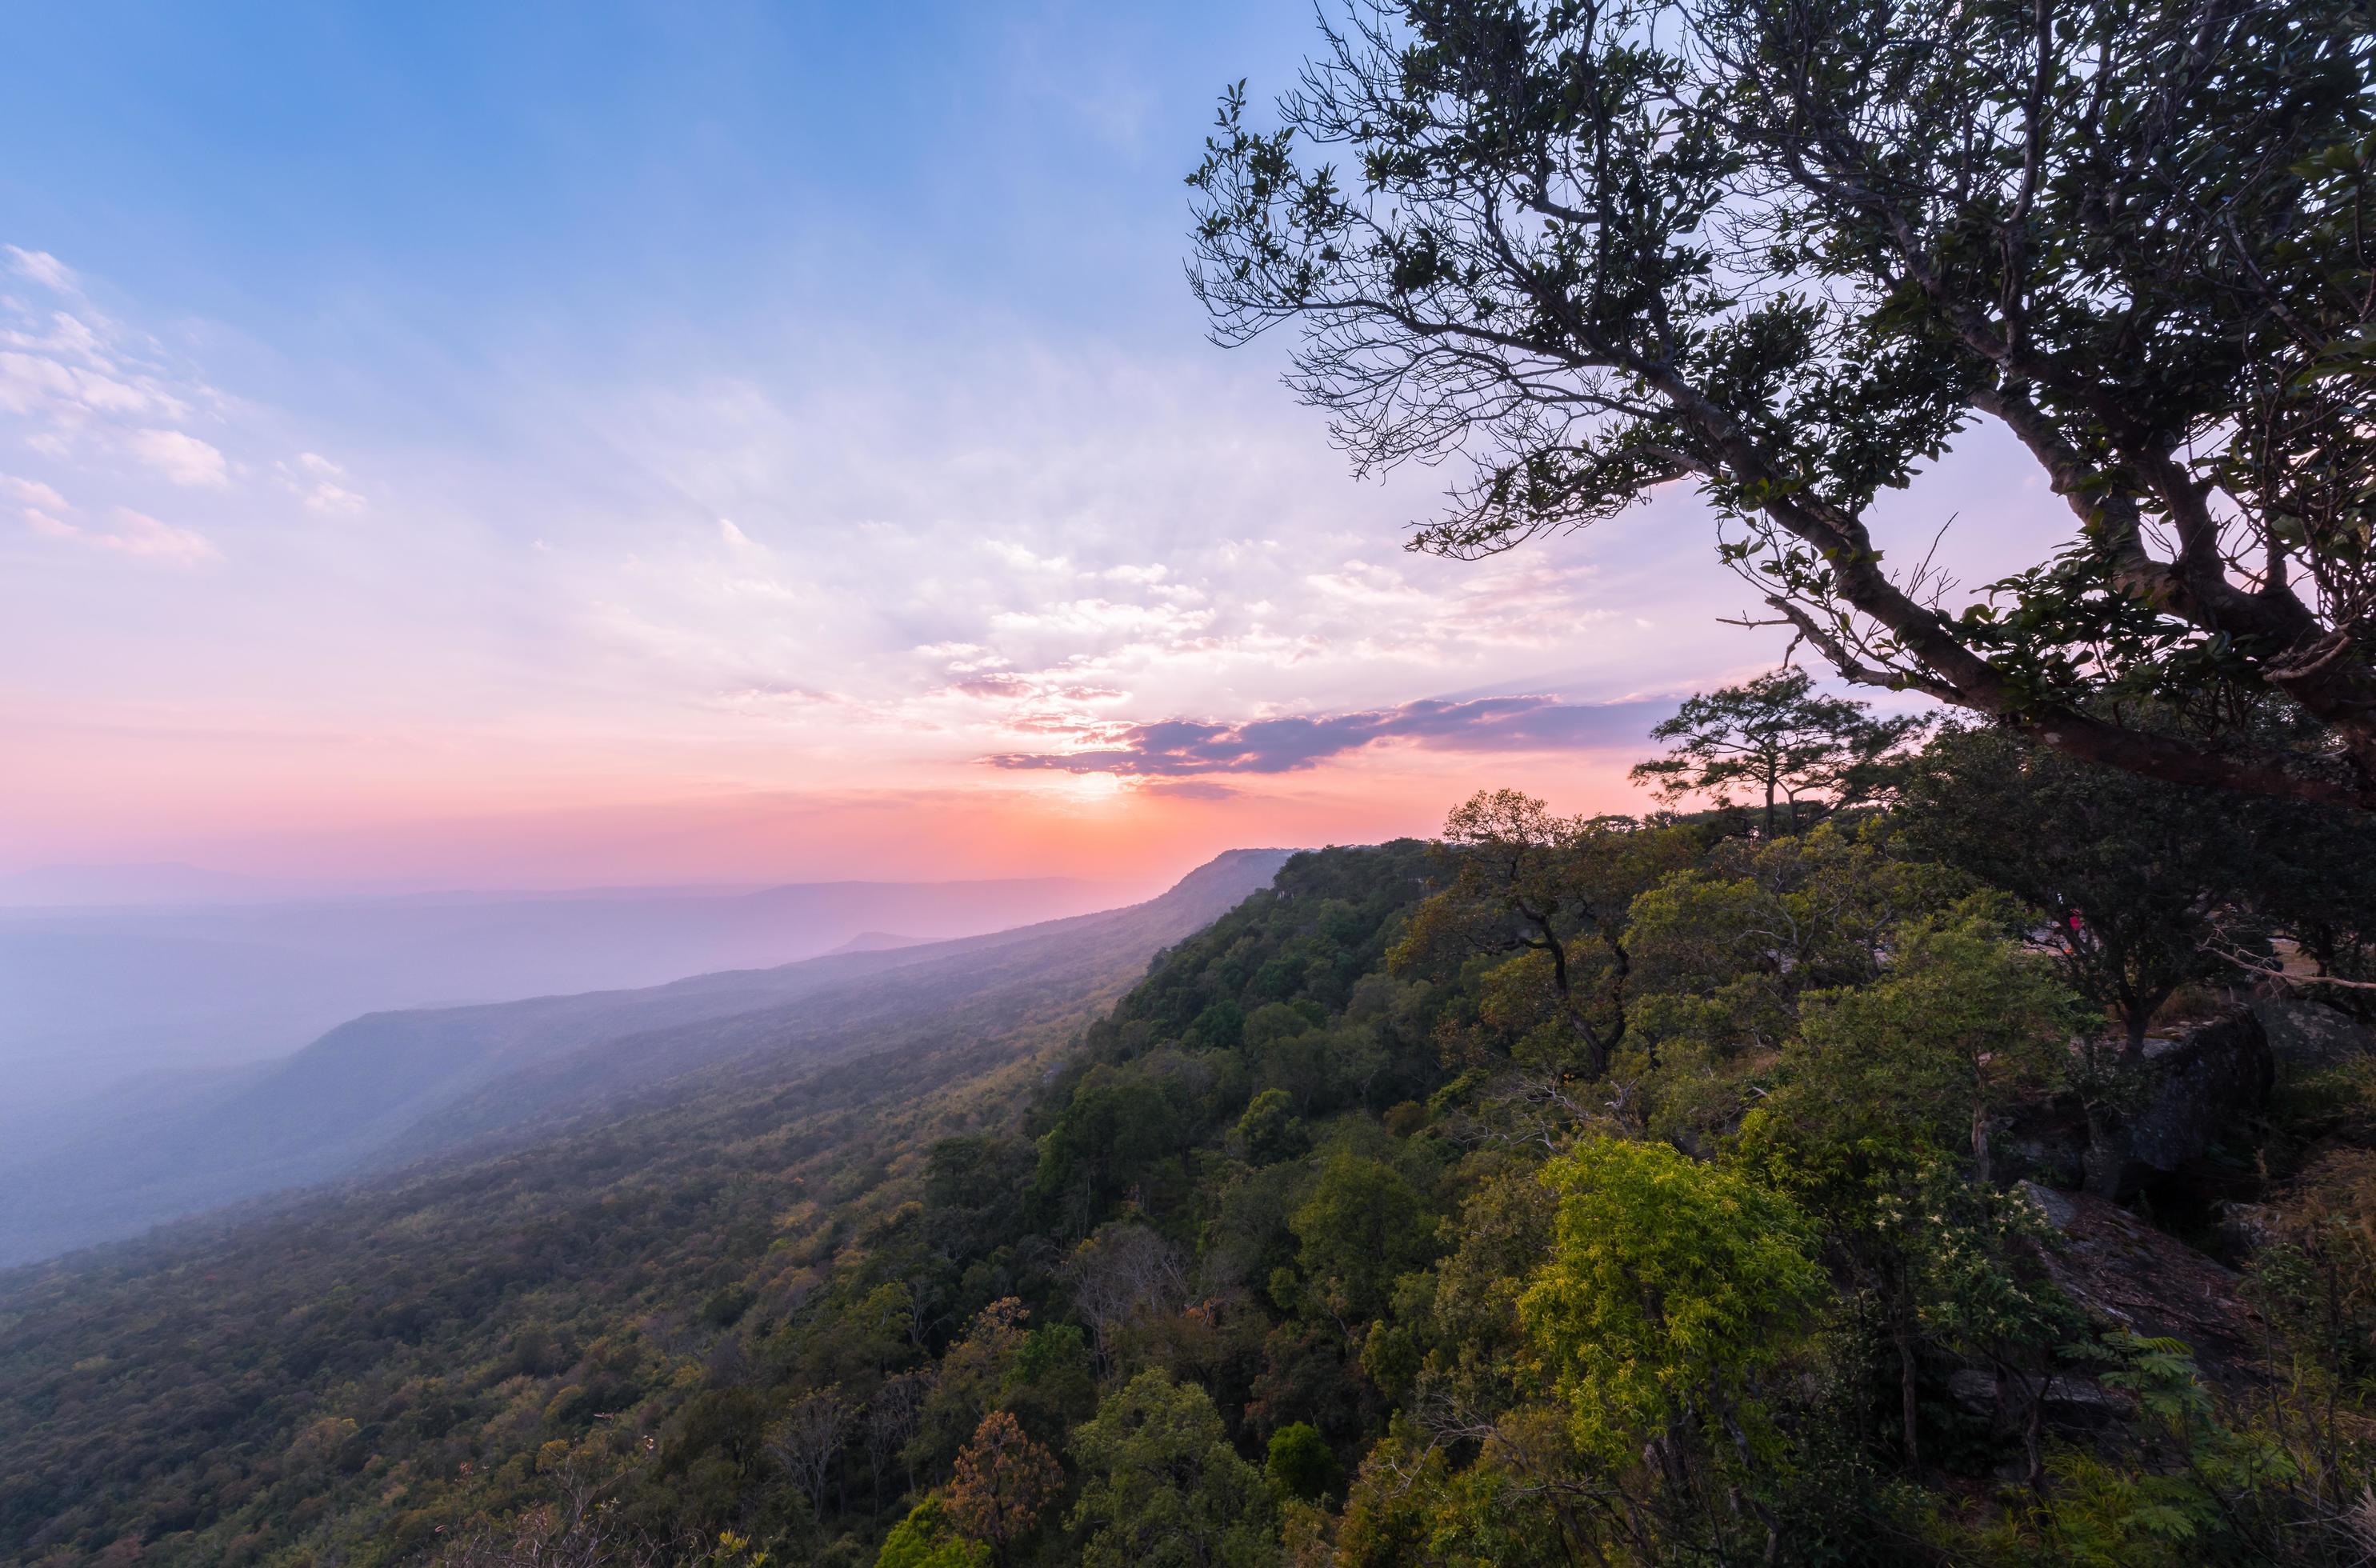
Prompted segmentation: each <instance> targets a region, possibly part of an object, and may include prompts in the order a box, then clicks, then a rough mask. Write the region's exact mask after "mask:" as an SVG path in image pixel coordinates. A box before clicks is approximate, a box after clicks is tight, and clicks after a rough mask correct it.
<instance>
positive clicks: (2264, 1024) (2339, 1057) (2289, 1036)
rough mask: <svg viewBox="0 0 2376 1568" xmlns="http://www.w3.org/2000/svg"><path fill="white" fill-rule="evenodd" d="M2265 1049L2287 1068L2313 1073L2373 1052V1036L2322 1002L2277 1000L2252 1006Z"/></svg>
mask: <svg viewBox="0 0 2376 1568" xmlns="http://www.w3.org/2000/svg"><path fill="white" fill-rule="evenodd" d="M2252 1016H2253V1017H2255V1018H2257V1019H2259V1020H2260V1023H2261V1028H2262V1031H2263V1033H2264V1034H2266V1035H2267V1036H2268V1040H2269V1050H2270V1051H2271V1053H2272V1054H2273V1055H2274V1056H2275V1058H2276V1060H2278V1061H2279V1062H2282V1063H2285V1064H2286V1065H2287V1067H2292V1068H2300V1069H2310V1070H2313V1071H2314V1070H2316V1069H2318V1068H2321V1067H2333V1066H2337V1065H2340V1064H2341V1063H2345V1062H2348V1061H2350V1060H2351V1059H2353V1058H2354V1057H2358V1056H2366V1055H2368V1054H2370V1052H2376V1034H2371V1033H2370V1031H2369V1030H2368V1028H2367V1027H2366V1026H2365V1025H2362V1024H2361V1023H2359V1022H2358V1020H2357V1019H2355V1018H2353V1017H2352V1016H2350V1015H2349V1014H2346V1013H2343V1012H2339V1011H2337V1010H2336V1009H2334V1008H2333V1007H2329V1006H2328V1005H2327V1004H2325V1003H2323V1002H2311V1001H2307V1000H2305V999H2303V998H2300V997H2292V996H2287V997H2278V998H2276V999H2275V1000H2273V1001H2268V1002H2255V1003H2253V1004H2252Z"/></svg>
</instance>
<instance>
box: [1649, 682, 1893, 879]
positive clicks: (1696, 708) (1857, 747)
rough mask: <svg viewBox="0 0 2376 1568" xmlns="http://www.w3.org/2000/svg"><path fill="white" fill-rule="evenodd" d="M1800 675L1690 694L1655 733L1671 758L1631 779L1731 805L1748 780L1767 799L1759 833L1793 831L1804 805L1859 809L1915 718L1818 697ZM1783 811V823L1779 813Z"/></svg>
mask: <svg viewBox="0 0 2376 1568" xmlns="http://www.w3.org/2000/svg"><path fill="white" fill-rule="evenodd" d="M1814 686H1815V683H1814V682H1813V681H1812V679H1810V678H1809V677H1808V675H1807V673H1806V672H1805V671H1800V670H1777V671H1772V672H1771V673H1769V674H1764V675H1760V676H1758V677H1757V678H1756V679H1755V680H1753V681H1752V682H1750V683H1748V684H1747V685H1745V686H1726V687H1724V688H1722V689H1721V690H1718V691H1714V692H1710V693H1707V694H1706V695H1698V694H1694V695H1693V696H1692V698H1691V700H1690V701H1688V702H1686V703H1684V704H1683V706H1682V707H1681V708H1680V709H1679V710H1677V712H1676V714H1675V716H1674V717H1673V718H1671V719H1668V720H1666V722H1664V723H1662V724H1660V725H1659V726H1658V727H1657V729H1655V730H1653V731H1650V738H1651V739H1652V740H1656V741H1671V742H1674V745H1673V746H1672V747H1671V748H1670V749H1669V752H1668V754H1666V755H1665V756H1663V757H1659V758H1657V759H1656V760H1654V761H1650V762H1645V763H1640V764H1637V765H1636V766H1634V779H1635V780H1636V781H1637V782H1640V783H1645V784H1649V785H1651V786H1653V787H1654V788H1655V789H1656V790H1657V793H1658V795H1659V797H1660V798H1661V799H1663V800H1666V801H1669V802H1676V801H1681V800H1682V799H1684V798H1685V797H1687V796H1692V795H1704V796H1714V797H1715V798H1716V799H1717V801H1718V802H1723V803H1725V804H1730V803H1731V802H1730V797H1731V792H1732V789H1733V787H1734V786H1735V785H1737V784H1746V785H1748V786H1750V788H1751V790H1752V791H1753V792H1754V793H1755V794H1757V795H1760V796H1762V797H1763V798H1764V807H1765V809H1764V815H1763V816H1762V817H1761V818H1760V819H1759V820H1760V823H1761V825H1762V827H1763V835H1762V836H1763V837H1767V838H1771V837H1774V835H1775V833H1776V830H1777V827H1779V828H1781V830H1783V831H1788V832H1791V833H1796V832H1797V831H1798V830H1799V807H1800V801H1801V800H1802V799H1808V798H1813V799H1819V800H1822V801H1824V802H1825V803H1827V804H1832V805H1853V804H1855V803H1857V802H1859V801H1860V800H1864V799H1867V798H1869V797H1870V796H1871V794H1872V793H1873V792H1874V791H1875V790H1877V789H1878V788H1879V786H1880V784H1881V781H1882V775H1883V770H1884V768H1885V767H1886V762H1885V759H1886V758H1887V757H1888V755H1889V754H1890V753H1891V752H1892V751H1894V750H1895V748H1896V747H1897V746H1898V745H1899V744H1900V743H1902V742H1904V741H1905V740H1906V739H1907V737H1908V736H1909V735H1912V734H1914V733H1915V732H1917V731H1919V730H1920V729H1921V728H1922V720H1920V719H1914V718H1902V719H1875V718H1873V717H1872V716H1871V713H1870V712H1869V711H1868V710H1867V709H1866V707H1865V705H1864V704H1862V703H1860V702H1849V701H1847V700H1846V699H1843V698H1840V697H1822V696H1817V695H1815V692H1814ZM1777 802H1778V803H1779V804H1780V805H1781V806H1782V807H1783V808H1784V817H1785V819H1786V822H1785V823H1783V824H1777V823H1776V817H1775V807H1776V804H1777Z"/></svg>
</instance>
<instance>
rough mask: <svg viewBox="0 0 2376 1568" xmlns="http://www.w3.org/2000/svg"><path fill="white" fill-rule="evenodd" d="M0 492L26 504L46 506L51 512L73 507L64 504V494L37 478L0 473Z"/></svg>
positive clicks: (67, 509)
mask: <svg viewBox="0 0 2376 1568" xmlns="http://www.w3.org/2000/svg"><path fill="white" fill-rule="evenodd" d="M0 492H5V493H6V494H7V495H8V496H9V497H10V498H11V499H14V500H17V501H21V502H23V503H24V504H25V505H28V506H46V507H47V508H49V509H50V510H51V511H53V512H65V511H71V510H72V509H73V508H71V507H69V506H68V505H66V498H65V496H63V495H60V494H59V493H57V492H56V491H54V490H52V489H51V488H50V487H49V486H48V485H46V484H43V483H42V481H40V480H37V479H18V478H16V477H14V476H13V475H9V474H0Z"/></svg>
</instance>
